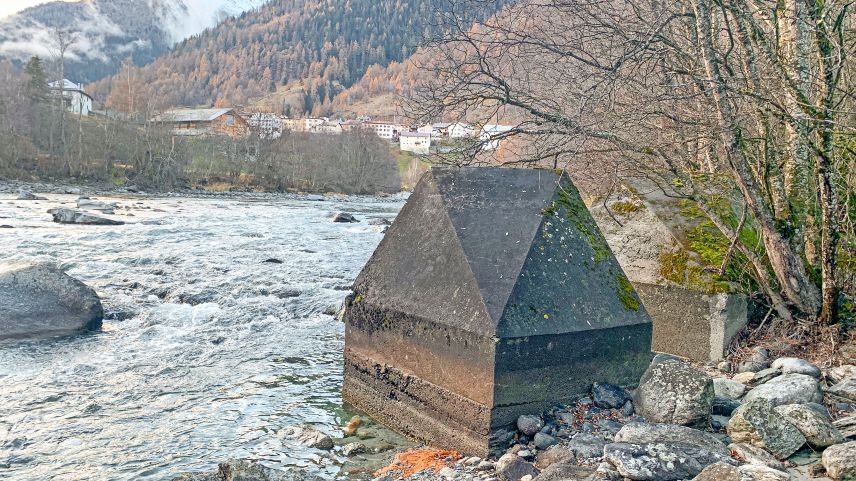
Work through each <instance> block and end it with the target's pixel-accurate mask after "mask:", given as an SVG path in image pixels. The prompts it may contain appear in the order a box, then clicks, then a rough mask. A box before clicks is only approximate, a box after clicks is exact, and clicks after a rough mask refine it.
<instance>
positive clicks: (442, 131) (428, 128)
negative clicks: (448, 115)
mask: <svg viewBox="0 0 856 481" xmlns="http://www.w3.org/2000/svg"><path fill="white" fill-rule="evenodd" d="M451 125H452V124H449V123H444V122H439V123H435V124H427V125H423V126H422V127H419V128H418V129H416V131H417V132H422V133H423V134H431V135H432V136H433V137H446V136H448V135H449V126H451Z"/></svg>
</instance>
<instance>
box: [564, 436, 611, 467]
mask: <svg viewBox="0 0 856 481" xmlns="http://www.w3.org/2000/svg"><path fill="white" fill-rule="evenodd" d="M606 444H607V443H606V440H605V439H603V438H601V437H598V436H594V435H591V434H588V433H579V434H577V435H576V436H574V437H573V439H571V441H570V442H569V443H568V446H567V447H568V449H569V450H570V451H571V453H573V455H574V457H575V458H576V460H577V462H579V463H584V462H586V461H587V460H591V459H595V458H600V457H602V456H603V447H604V446H606Z"/></svg>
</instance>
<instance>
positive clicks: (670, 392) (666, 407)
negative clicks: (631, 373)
mask: <svg viewBox="0 0 856 481" xmlns="http://www.w3.org/2000/svg"><path fill="white" fill-rule="evenodd" d="M713 399H714V391H713V380H712V379H711V377H710V376H709V375H707V374H706V373H704V372H702V371H700V370H698V369H696V368H694V367H692V366H690V365H689V364H686V363H683V362H677V361H671V362H664V363H661V364H652V365H651V366H650V367H649V368H648V370H647V371H645V374H643V375H642V379H641V380H640V381H639V388H638V389H637V390H636V392H635V394H634V400H633V404H634V405H635V406H636V413H637V414H639V415H641V416H642V417H644V418H645V419H647V420H648V421H650V422H652V423H665V424H678V425H681V426H697V427H704V426H707V425H708V424H709V423H710V416H711V411H712V406H713Z"/></svg>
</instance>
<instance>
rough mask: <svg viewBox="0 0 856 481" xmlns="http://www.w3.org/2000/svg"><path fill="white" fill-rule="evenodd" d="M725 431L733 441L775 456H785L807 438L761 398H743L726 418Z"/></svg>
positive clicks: (781, 457) (779, 457)
mask: <svg viewBox="0 0 856 481" xmlns="http://www.w3.org/2000/svg"><path fill="white" fill-rule="evenodd" d="M728 435H729V436H731V439H732V440H733V441H734V442H737V443H747V444H751V445H753V446H756V447H759V448H762V449H766V450H767V451H769V452H770V453H771V454H772V455H773V456H775V457H776V458H777V459H787V458H788V457H789V456H791V455H792V454H794V453H795V452H797V451H798V450H799V449H800V448H801V447H802V446H803V444H805V442H806V439H805V437H804V436H803V435H802V433H801V432H800V431H799V430H798V429H797V428H796V427H795V426H794V425H793V424H791V423H790V422H788V421H787V420H786V419H785V418H784V417H783V416H782V415H780V414H779V413H777V412H776V411H775V410H774V409H773V405H772V404H771V403H770V401H768V400H766V399H764V398H758V399H753V400H751V401H749V402H746V403H744V404H743V405H742V406H740V407H739V408H738V409H737V410H736V411H734V415H733V416H732V417H731V421H729V422H728Z"/></svg>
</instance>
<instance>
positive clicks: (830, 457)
mask: <svg viewBox="0 0 856 481" xmlns="http://www.w3.org/2000/svg"><path fill="white" fill-rule="evenodd" d="M821 462H822V463H823V467H824V468H826V474H827V475H828V476H829V477H830V478H832V479H834V480H835V481H854V480H856V441H853V442H849V443H844V444H837V445H835V446H832V447H829V448H827V449H826V451H824V452H823V457H822V458H821Z"/></svg>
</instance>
